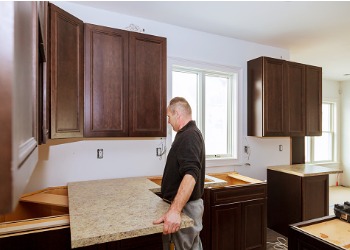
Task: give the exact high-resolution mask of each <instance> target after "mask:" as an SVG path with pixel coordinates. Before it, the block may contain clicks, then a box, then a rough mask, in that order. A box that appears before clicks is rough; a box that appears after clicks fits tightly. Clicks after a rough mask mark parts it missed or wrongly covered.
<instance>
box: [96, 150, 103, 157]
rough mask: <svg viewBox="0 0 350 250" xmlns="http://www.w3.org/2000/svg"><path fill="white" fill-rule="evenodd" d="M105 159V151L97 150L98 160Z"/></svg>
mask: <svg viewBox="0 0 350 250" xmlns="http://www.w3.org/2000/svg"><path fill="white" fill-rule="evenodd" d="M102 158H103V149H102V148H99V149H97V159H102Z"/></svg>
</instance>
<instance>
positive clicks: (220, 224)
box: [211, 203, 241, 250]
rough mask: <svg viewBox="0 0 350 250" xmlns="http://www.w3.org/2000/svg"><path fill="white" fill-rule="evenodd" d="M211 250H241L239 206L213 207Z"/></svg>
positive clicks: (236, 204)
mask: <svg viewBox="0 0 350 250" xmlns="http://www.w3.org/2000/svg"><path fill="white" fill-rule="evenodd" d="M211 217H212V219H211V221H212V224H211V227H212V228H211V230H212V250H231V249H241V204H240V203H233V204H228V205H221V206H213V207H212V210H211Z"/></svg>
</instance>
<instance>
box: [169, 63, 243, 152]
mask: <svg viewBox="0 0 350 250" xmlns="http://www.w3.org/2000/svg"><path fill="white" fill-rule="evenodd" d="M172 72H180V73H191V74H197V76H198V78H197V79H198V81H197V93H196V96H197V103H196V105H197V109H196V110H192V111H195V112H196V114H195V117H196V118H197V119H196V123H197V125H198V127H199V129H200V130H201V131H202V133H203V137H204V139H206V136H208V135H207V133H208V131H207V130H206V128H205V126H206V124H205V121H206V115H207V112H206V108H205V103H206V79H207V77H220V78H225V79H227V89H226V92H227V103H226V109H227V114H226V115H227V125H226V126H227V131H226V134H227V136H226V152H225V153H221V154H219V153H217V154H207V155H206V158H209V159H210V158H212V159H215V158H237V152H236V151H237V139H236V140H235V139H233V135H234V134H237V132H236V131H235V130H236V129H237V113H235V112H237V107H236V106H237V103H235V102H234V101H233V98H235V97H236V96H237V93H236V92H237V73H236V72H235V73H224V72H218V71H208V70H202V69H194V68H187V67H182V66H173V68H172ZM172 87H173V93H174V82H173V86H172ZM173 96H175V95H174V94H173ZM200 114H201V115H200ZM172 136H173V138H172V139H174V137H175V133H173V134H172Z"/></svg>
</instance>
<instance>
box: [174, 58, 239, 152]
mask: <svg viewBox="0 0 350 250" xmlns="http://www.w3.org/2000/svg"><path fill="white" fill-rule="evenodd" d="M231 70H232V71H231V72H227V69H226V72H225V71H217V70H210V69H199V68H192V67H184V66H178V65H177V66H175V65H173V67H172V97H175V96H182V97H184V98H186V99H187V101H188V102H189V103H190V105H191V108H192V119H193V120H195V121H196V123H197V126H198V127H199V129H200V130H201V131H202V134H203V137H204V140H205V146H206V158H207V159H219V158H233V159H236V158H237V141H238V140H237V105H238V98H237V85H238V84H237V79H238V72H237V71H235V70H234V69H231ZM175 134H176V133H175V132H174V131H172V139H174V138H175Z"/></svg>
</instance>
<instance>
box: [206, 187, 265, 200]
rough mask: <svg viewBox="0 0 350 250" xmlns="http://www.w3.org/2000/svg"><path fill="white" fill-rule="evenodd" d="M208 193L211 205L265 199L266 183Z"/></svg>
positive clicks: (226, 188) (215, 190) (219, 189)
mask: <svg viewBox="0 0 350 250" xmlns="http://www.w3.org/2000/svg"><path fill="white" fill-rule="evenodd" d="M210 192H211V195H210V197H211V204H212V205H220V204H227V203H232V202H238V201H247V200H252V199H258V198H266V183H263V184H251V185H247V186H233V187H224V188H217V189H212V190H210Z"/></svg>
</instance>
